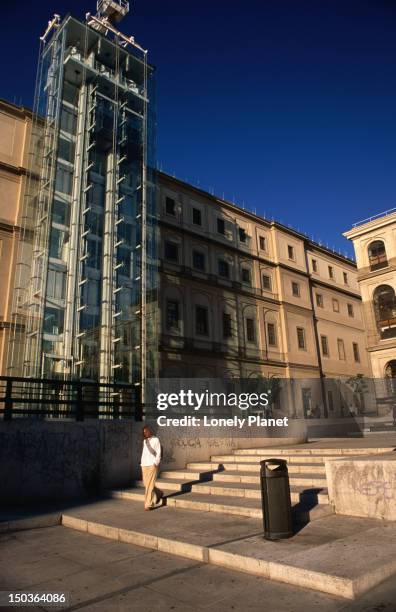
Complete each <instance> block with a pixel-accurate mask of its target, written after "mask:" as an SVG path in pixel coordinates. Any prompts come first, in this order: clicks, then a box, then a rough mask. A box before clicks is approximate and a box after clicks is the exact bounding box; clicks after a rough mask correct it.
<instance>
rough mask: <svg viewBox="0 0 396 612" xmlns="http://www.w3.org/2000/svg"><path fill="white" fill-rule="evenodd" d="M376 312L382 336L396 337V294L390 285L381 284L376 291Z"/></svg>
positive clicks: (374, 296)
mask: <svg viewBox="0 0 396 612" xmlns="http://www.w3.org/2000/svg"><path fill="white" fill-rule="evenodd" d="M373 298H374V300H373V301H374V312H375V319H376V322H377V328H378V332H379V334H380V336H381V338H395V337H396V296H395V290H394V289H393V288H392V287H390V286H389V285H380V286H379V287H377V288H376V289H375V291H374V295H373Z"/></svg>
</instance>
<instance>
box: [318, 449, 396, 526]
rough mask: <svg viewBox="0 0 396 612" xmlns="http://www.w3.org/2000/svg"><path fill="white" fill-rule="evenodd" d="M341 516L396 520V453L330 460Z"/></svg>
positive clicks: (331, 484) (332, 488)
mask: <svg viewBox="0 0 396 612" xmlns="http://www.w3.org/2000/svg"><path fill="white" fill-rule="evenodd" d="M325 463H326V476H327V485H328V489H329V499H330V503H331V504H333V505H334V508H335V511H336V513H337V514H347V515H350V516H362V517H370V518H378V519H386V520H388V521H396V452H391V453H384V454H380V455H367V456H362V457H348V458H345V459H344V458H343V459H341V458H337V459H330V460H326V462H325Z"/></svg>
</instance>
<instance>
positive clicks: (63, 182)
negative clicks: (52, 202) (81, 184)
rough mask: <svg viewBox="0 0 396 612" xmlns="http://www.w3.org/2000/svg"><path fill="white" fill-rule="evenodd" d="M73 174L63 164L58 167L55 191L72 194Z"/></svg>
mask: <svg viewBox="0 0 396 612" xmlns="http://www.w3.org/2000/svg"><path fill="white" fill-rule="evenodd" d="M72 178H73V174H72V172H70V170H66V168H63V167H62V166H59V165H58V167H57V170H56V178H55V191H59V192H60V193H66V194H68V195H71V192H72Z"/></svg>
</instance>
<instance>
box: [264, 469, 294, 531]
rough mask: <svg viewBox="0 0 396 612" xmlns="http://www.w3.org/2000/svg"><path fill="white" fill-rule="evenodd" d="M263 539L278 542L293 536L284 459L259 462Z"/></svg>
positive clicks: (286, 470) (288, 487)
mask: <svg viewBox="0 0 396 612" xmlns="http://www.w3.org/2000/svg"><path fill="white" fill-rule="evenodd" d="M260 484H261V503H262V507H263V523H264V538H265V539H266V540H280V539H283V538H290V537H291V536H292V535H293V520H292V511H291V500H290V486H289V474H288V469H287V463H286V461H285V460H284V459H264V460H263V461H260Z"/></svg>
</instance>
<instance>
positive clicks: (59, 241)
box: [49, 227, 69, 259]
mask: <svg viewBox="0 0 396 612" xmlns="http://www.w3.org/2000/svg"><path fill="white" fill-rule="evenodd" d="M68 240H69V233H68V232H66V231H63V230H60V229H56V228H55V227H52V228H51V235H50V244H49V256H50V257H54V258H55V259H62V257H63V255H64V248H63V247H64V245H65V244H66V243H67V242H68Z"/></svg>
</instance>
